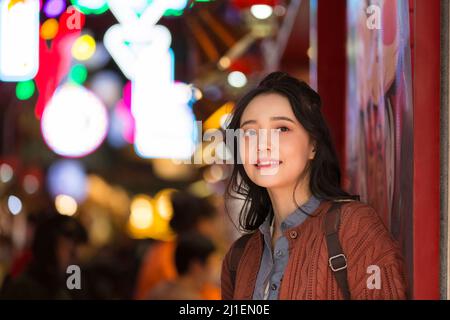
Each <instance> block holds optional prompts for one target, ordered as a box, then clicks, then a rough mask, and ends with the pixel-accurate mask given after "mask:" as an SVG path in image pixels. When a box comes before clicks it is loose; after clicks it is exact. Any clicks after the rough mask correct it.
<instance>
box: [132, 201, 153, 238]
mask: <svg viewBox="0 0 450 320" xmlns="http://www.w3.org/2000/svg"><path fill="white" fill-rule="evenodd" d="M130 212H131V213H130V225H131V226H132V227H134V228H136V229H141V230H142V229H148V228H150V227H151V225H152V223H153V206H152V202H151V198H150V197H149V196H146V195H138V196H136V197H135V198H134V199H133V200H132V202H131V208H130Z"/></svg>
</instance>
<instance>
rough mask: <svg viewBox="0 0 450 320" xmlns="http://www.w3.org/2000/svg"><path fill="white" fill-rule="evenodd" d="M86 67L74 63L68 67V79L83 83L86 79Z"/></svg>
mask: <svg viewBox="0 0 450 320" xmlns="http://www.w3.org/2000/svg"><path fill="white" fill-rule="evenodd" d="M87 75H88V72H87V69H86V67H85V66H84V65H82V64H76V65H74V66H73V67H72V69H70V73H69V80H70V81H73V82H75V83H78V84H83V83H84V82H85V81H86V79H87Z"/></svg>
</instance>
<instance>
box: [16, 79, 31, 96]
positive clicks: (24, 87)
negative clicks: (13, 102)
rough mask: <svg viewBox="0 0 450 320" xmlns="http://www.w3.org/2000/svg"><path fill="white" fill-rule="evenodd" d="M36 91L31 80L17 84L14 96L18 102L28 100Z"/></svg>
mask: <svg viewBox="0 0 450 320" xmlns="http://www.w3.org/2000/svg"><path fill="white" fill-rule="evenodd" d="M35 91H36V86H35V84H34V81H33V80H28V81H22V82H18V83H17V85H16V96H17V99H19V100H28V99H30V98H31V97H32V96H33V95H34V92H35Z"/></svg>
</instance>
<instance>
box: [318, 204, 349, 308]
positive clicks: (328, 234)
mask: <svg viewBox="0 0 450 320" xmlns="http://www.w3.org/2000/svg"><path fill="white" fill-rule="evenodd" d="M341 204H342V202H337V201H335V202H333V203H332V205H331V207H330V209H328V212H327V213H326V215H325V219H324V232H325V238H326V241H327V248H328V265H329V267H330V269H331V271H332V272H333V274H334V277H335V278H336V281H337V283H338V286H339V288H340V289H341V292H342V294H343V296H344V299H346V300H351V295H350V290H349V287H348V279H347V257H346V256H345V254H344V251H343V250H342V247H341V243H340V241H339V226H340V220H341V210H340V208H341Z"/></svg>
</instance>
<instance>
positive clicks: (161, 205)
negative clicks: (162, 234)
mask: <svg viewBox="0 0 450 320" xmlns="http://www.w3.org/2000/svg"><path fill="white" fill-rule="evenodd" d="M174 191H176V190H175V189H164V190H161V191H160V192H158V193H157V194H156V196H155V206H156V210H157V211H158V214H159V215H160V216H161V218H163V219H164V220H170V219H171V218H172V215H173V207H172V200H171V195H172V193H173V192H174Z"/></svg>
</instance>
